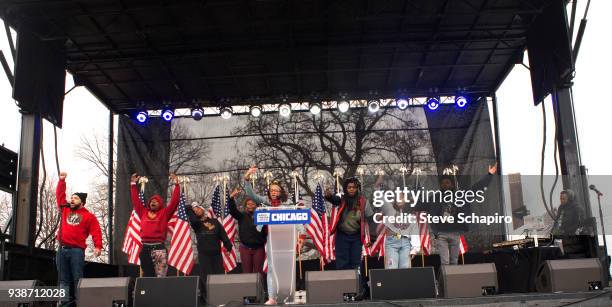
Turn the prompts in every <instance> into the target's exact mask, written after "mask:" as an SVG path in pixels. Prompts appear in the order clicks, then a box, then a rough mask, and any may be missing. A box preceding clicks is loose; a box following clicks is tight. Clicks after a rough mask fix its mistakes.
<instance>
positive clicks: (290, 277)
mask: <svg viewBox="0 0 612 307" xmlns="http://www.w3.org/2000/svg"><path fill="white" fill-rule="evenodd" d="M254 219H255V225H267V226H268V242H267V243H266V244H267V245H266V247H267V251H266V253H267V257H268V275H269V276H268V280H271V282H272V283H274V285H272V286H273V289H275V290H276V291H275V292H276V299H277V301H278V302H284V303H291V302H293V294H294V292H295V261H296V257H295V245H296V240H297V236H298V233H297V229H296V225H298V224H308V223H310V210H309V209H297V207H296V206H279V207H260V208H258V209H257V210H255V215H254ZM268 287H270V285H268Z"/></svg>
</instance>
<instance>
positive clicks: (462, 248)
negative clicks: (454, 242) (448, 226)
mask: <svg viewBox="0 0 612 307" xmlns="http://www.w3.org/2000/svg"><path fill="white" fill-rule="evenodd" d="M459 241H460V244H459V255H464V254H465V253H467V251H468V245H467V241H465V236H463V235H461V237H459Z"/></svg>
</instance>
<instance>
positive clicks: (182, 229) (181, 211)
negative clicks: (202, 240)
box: [168, 191, 193, 275]
mask: <svg viewBox="0 0 612 307" xmlns="http://www.w3.org/2000/svg"><path fill="white" fill-rule="evenodd" d="M185 205H186V201H185V194H183V191H181V197H180V200H179V205H178V208H177V210H176V212H174V214H173V215H172V218H171V219H170V221H168V229H169V230H170V233H171V234H172V238H171V239H170V252H168V264H169V265H171V266H173V267H175V268H176V269H177V270H179V271H181V272H183V273H184V274H186V275H187V274H189V273H190V272H191V269H192V268H193V247H192V245H191V235H190V234H191V233H190V230H189V221H188V220H187V212H185Z"/></svg>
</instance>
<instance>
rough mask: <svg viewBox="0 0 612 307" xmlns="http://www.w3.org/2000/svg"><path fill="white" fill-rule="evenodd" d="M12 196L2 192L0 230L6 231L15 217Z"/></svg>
mask: <svg viewBox="0 0 612 307" xmlns="http://www.w3.org/2000/svg"><path fill="white" fill-rule="evenodd" d="M12 202H13V199H12V196H11V194H9V193H5V192H3V191H0V229H1V230H2V231H4V229H6V228H7V225H8V224H9V222H10V219H11V216H12V215H13V206H12Z"/></svg>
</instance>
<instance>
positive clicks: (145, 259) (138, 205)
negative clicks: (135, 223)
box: [130, 173, 181, 277]
mask: <svg viewBox="0 0 612 307" xmlns="http://www.w3.org/2000/svg"><path fill="white" fill-rule="evenodd" d="M139 178H140V176H139V175H138V174H136V173H134V174H132V176H131V178H130V181H131V197H132V206H133V208H134V211H135V212H136V214H137V215H138V217H139V218H140V239H141V241H142V250H141V251H140V255H139V258H140V266H141V268H142V273H143V276H144V277H165V276H166V274H167V272H168V252H167V250H166V246H165V244H164V242H165V241H166V237H167V235H168V221H169V220H170V219H171V218H172V216H173V215H174V212H175V211H176V208H177V207H178V204H179V197H180V194H181V188H180V186H179V181H178V177H177V176H176V175H175V174H170V181H171V182H172V183H174V191H173V192H172V197H171V198H170V202H169V203H168V206H165V204H164V200H163V199H162V198H161V196H159V195H157V194H155V195H153V196H151V198H149V201H148V202H147V205H146V206H145V204H144V202H143V201H142V200H141V199H140V197H139V193H138V187H137V186H136V183H137V182H138V179H139Z"/></svg>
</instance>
